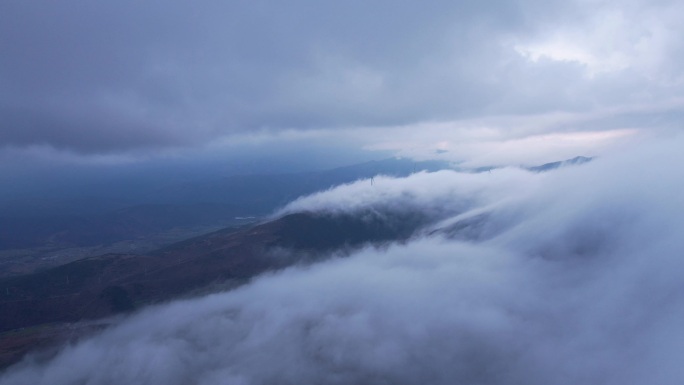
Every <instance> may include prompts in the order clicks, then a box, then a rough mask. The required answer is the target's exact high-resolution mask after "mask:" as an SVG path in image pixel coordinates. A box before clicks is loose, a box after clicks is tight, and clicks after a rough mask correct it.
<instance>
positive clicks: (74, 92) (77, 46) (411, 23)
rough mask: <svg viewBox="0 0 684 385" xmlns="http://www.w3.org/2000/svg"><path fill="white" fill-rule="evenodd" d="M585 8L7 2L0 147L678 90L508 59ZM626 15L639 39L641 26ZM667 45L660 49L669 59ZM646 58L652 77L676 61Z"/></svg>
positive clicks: (534, 108)
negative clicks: (518, 43)
mask: <svg viewBox="0 0 684 385" xmlns="http://www.w3.org/2000/svg"><path fill="white" fill-rule="evenodd" d="M606 4H608V5H610V4H612V3H610V2H608V3H605V4H604V3H601V6H604V5H606ZM637 5H638V4H637ZM613 6H615V4H613ZM586 8H587V6H586V4H584V3H581V2H578V3H575V2H537V1H514V0H501V1H497V2H495V3H491V2H489V3H482V2H476V1H458V2H454V1H438V0H435V1H426V2H420V3H417V2H396V1H385V0H378V1H371V2H368V1H364V2H361V1H347V2H331V1H304V0H301V1H278V2H276V1H238V0H235V1H207V2H202V3H201V4H200V3H187V2H180V1H165V2H161V1H148V2H144V3H141V2H133V1H127V0H125V1H117V2H89V1H77V0H70V1H60V2H51V1H37V2H24V1H14V0H10V1H5V2H3V3H2V4H1V5H0V49H1V51H2V52H3V54H2V55H1V56H0V84H2V87H0V118H1V120H2V123H0V124H1V125H2V126H1V127H0V146H3V147H7V146H13V147H25V146H32V145H47V146H52V147H55V148H59V149H67V150H73V151H77V152H85V153H100V152H116V151H125V150H127V149H135V148H148V147H167V146H187V145H195V144H201V143H206V142H210V141H212V140H214V139H216V138H218V137H221V136H224V135H228V134H231V133H240V132H241V133H245V132H254V131H255V130H265V131H273V130H279V129H283V128H287V129H306V128H336V127H348V126H357V127H358V126H364V125H375V126H388V125H389V126H391V125H397V124H407V123H414V122H422V121H430V120H440V119H442V120H443V119H454V118H459V117H464V116H465V117H468V116H479V115H483V114H485V115H486V114H502V113H503V114H510V113H534V112H546V111H556V110H571V111H575V110H581V109H586V108H591V107H594V106H597V105H603V104H606V103H607V104H610V103H613V102H615V101H616V100H618V101H620V100H621V101H634V100H641V99H639V98H645V97H647V96H648V97H649V98H652V97H653V95H654V94H655V95H660V94H667V95H672V94H676V93H677V92H678V89H679V88H677V87H675V88H673V87H672V85H670V84H656V83H654V82H649V81H650V80H652V79H649V78H647V77H645V76H644V75H643V74H642V73H640V72H638V71H637V72H634V71H632V72H629V73H620V74H618V75H611V76H597V77H595V78H591V79H589V78H587V77H586V76H585V72H586V66H585V65H584V64H581V63H578V62H577V61H572V60H562V58H561V59H559V60H550V59H548V58H546V59H544V57H543V56H542V59H539V60H536V61H531V60H529V58H527V57H525V56H524V55H522V54H521V53H520V52H518V51H519V50H518V51H516V48H515V47H516V41H528V40H529V41H534V40H535V39H536V38H538V37H540V36H542V37H543V36H547V35H553V34H552V32H553V31H554V29H553V28H555V27H557V26H564V25H566V24H567V25H570V26H573V27H577V28H581V27H583V26H584V25H585V24H586V23H589V22H590V21H591V13H590V12H589V11H588V10H587V9H586ZM589 8H591V7H589ZM624 8H625V11H624V18H625V19H626V20H627V22H630V24H629V25H630V26H634V24H633V23H631V18H633V17H636V15H641V14H642V13H643V12H640V11H641V9H640V8H639V7H638V6H633V4H632V3H628V4H627V5H624ZM654 9H659V8H658V7H654ZM658 12H660V13H656V14H655V16H658V15H660V14H661V13H662V14H676V12H674V11H672V9H669V8H667V7H664V8H663V9H660V10H659V11H658ZM655 16H654V17H655ZM587 20H589V21H587ZM660 20H664V18H661V19H660ZM675 21H676V20H675ZM680 24H681V23H680ZM649 25H650V24H649ZM672 25H677V24H676V23H674V22H671V23H669V24H667V25H666V27H668V28H669V27H670V26H672ZM637 26H638V25H637ZM559 28H560V27H559ZM631 29H632V30H634V31H636V32H635V33H640V34H641V35H636V36H631V35H630V36H629V38H630V39H633V40H634V39H637V40H638V38H640V37H641V36H642V35H643V36H646V35H648V34H649V33H652V32H653V31H651V30H650V29H648V28H647V29H645V30H643V31H642V30H641V29H639V28H636V27H635V28H631ZM656 32H658V31H656ZM674 33H676V31H670V30H666V31H665V32H663V35H664V36H665V37H663V39H661V40H663V41H660V40H659V41H656V42H655V43H658V44H654V46H658V47H662V49H663V50H666V51H667V50H669V49H670V48H671V47H670V45H671V44H670V40H668V39H666V37H667V36H670V35H672V34H674ZM652 34H653V33H652ZM604 35H611V36H612V32H611V31H608V32H606V33H605V34H604ZM648 36H650V35H648ZM655 36H660V35H657V34H656V35H655ZM575 40H576V39H575ZM648 43H649V42H648V41H646V42H644V43H643V44H648ZM668 44H670V45H668ZM599 48H601V47H599ZM523 51H524V50H523ZM524 52H527V51H524ZM530 52H532V53H531V54H530V55H532V56H534V55H535V53H534V52H536V51H534V50H532V51H530ZM667 52H669V51H667ZM635 55H636V54H635ZM665 56H667V55H665ZM652 57H653V58H654V59H652V60H651V61H653V63H655V64H653V66H655V68H656V69H662V68H665V67H667V65H671V64H672V63H675V61H674V60H669V59H668V58H669V56H667V57H666V59H668V60H665V61H663V63H664V64H663V63H661V62H660V61H658V60H659V59H658V58H659V56H658V55H652ZM670 59H671V58H670ZM587 60H588V59H587ZM606 60H607V59H606ZM589 62H591V60H589ZM591 63H593V62H591ZM611 63H612V62H611ZM670 67H672V66H670ZM670 67H667V68H669V71H670V72H672V74H673V75H672V76H675V77H676V75H677V74H678V73H679V72H678V69H677V68H678V67H676V66H675V67H672V68H670ZM660 72H663V73H664V71H660ZM637 90H641V91H642V92H646V93H649V92H650V94H649V95H650V96H649V95H645V94H639V93H638V92H637ZM639 95H641V96H639ZM635 98H636V99H635ZM633 99H634V100H633Z"/></svg>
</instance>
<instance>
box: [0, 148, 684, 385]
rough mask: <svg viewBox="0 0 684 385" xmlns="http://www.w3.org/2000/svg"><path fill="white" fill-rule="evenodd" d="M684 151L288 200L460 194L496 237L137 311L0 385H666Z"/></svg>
mask: <svg viewBox="0 0 684 385" xmlns="http://www.w3.org/2000/svg"><path fill="white" fill-rule="evenodd" d="M682 145H684V141H683V140H682V138H681V137H680V138H676V139H675V140H671V141H670V142H668V143H657V144H650V145H644V146H642V147H641V148H634V149H632V151H629V152H625V153H623V154H622V155H615V156H614V157H612V158H602V159H598V160H595V161H594V162H591V163H588V164H584V165H581V166H577V167H567V168H563V169H559V170H557V171H554V172H551V173H546V174H530V173H526V172H523V171H519V170H502V171H495V172H492V173H491V174H490V173H482V174H470V175H461V174H457V173H450V172H440V173H435V174H429V175H428V174H416V175H413V176H411V177H409V178H407V179H403V180H392V179H388V178H377V179H376V181H377V184H374V185H373V186H370V184H369V183H366V181H364V182H359V184H356V185H349V186H343V187H341V188H339V189H338V190H331V191H329V192H326V193H323V194H319V195H316V196H313V197H310V198H307V199H303V200H301V201H299V202H296V203H293V205H292V206H291V207H290V209H295V208H297V209H309V210H311V209H316V210H329V211H330V210H332V211H334V210H348V212H355V210H358V209H359V208H360V207H366V208H368V207H373V206H377V205H379V204H382V205H384V207H395V208H400V207H405V205H406V204H412V205H415V206H416V207H420V206H423V207H425V208H426V210H433V209H434V207H439V206H442V205H445V207H447V208H448V207H455V206H458V204H457V205H453V204H451V203H449V202H448V201H449V200H450V201H452V202H459V201H462V200H465V201H468V202H471V203H472V202H475V203H472V204H471V205H470V206H469V207H470V208H471V209H472V210H476V209H478V208H479V209H480V211H481V212H487V213H488V215H487V216H486V217H485V218H486V221H487V226H493V227H496V228H498V231H496V232H493V233H491V234H490V236H489V237H486V238H484V240H479V241H476V240H471V241H458V240H455V239H452V238H448V237H444V236H442V235H440V234H441V233H439V232H438V233H433V235H428V236H424V237H421V238H420V239H417V240H414V241H413V242H410V243H409V244H407V245H395V246H392V247H390V248H389V249H387V250H384V251H381V250H376V249H366V250H363V251H360V252H358V253H356V254H354V255H352V256H351V257H349V258H343V259H335V260H332V261H328V262H324V263H321V264H318V265H314V266H311V267H308V268H292V269H289V270H287V271H284V272H281V273H277V274H274V275H270V276H265V277H262V278H260V279H258V280H256V281H255V282H253V283H251V284H249V285H247V286H244V287H242V288H240V289H238V290H235V291H232V292H227V293H220V294H214V295H210V296H207V297H204V298H200V299H194V300H186V301H179V302H175V303H172V304H169V305H164V306H159V307H156V308H152V309H148V310H146V311H143V312H142V313H140V314H138V315H135V316H132V317H130V318H129V319H127V320H125V321H123V322H121V323H120V324H119V325H117V326H115V327H112V328H111V329H109V330H107V331H105V332H103V333H102V334H100V335H98V336H95V337H93V338H90V339H88V340H85V341H82V342H79V343H77V344H75V345H73V346H69V347H66V348H64V350H63V351H62V352H61V353H60V354H59V355H58V356H57V357H56V358H54V359H52V360H50V361H49V362H45V363H39V362H33V361H31V360H27V361H25V362H23V363H21V364H19V365H17V366H15V367H14V368H11V369H9V370H8V371H7V372H6V374H4V376H2V377H0V384H3V385H10V384H11V385H14V384H27V383H31V384H82V383H87V384H93V385H95V384H118V383H126V384H153V383H154V384H161V383H164V384H171V385H173V384H187V383H196V384H204V385H210V384H269V383H281V384H350V383H356V384H359V383H361V384H387V383H397V384H415V383H437V384H454V383H468V384H540V385H541V384H578V383H588V384H644V383H657V384H679V383H680V382H681V378H682V377H683V376H684V369H682V366H681V363H680V358H681V356H682V354H684V331H683V330H682V328H681V319H682V317H684V300H682V296H681V293H682V291H683V290H684V284H683V283H682V280H681V271H682V269H684V260H682V255H681V251H682V250H684V238H682V237H681V234H682V232H683V231H684V216H683V215H682V213H684V201H683V200H682V199H681V196H682V193H684V191H683V190H684V183H683V182H682V181H684V170H683V169H682V168H681V167H676V165H679V164H683V162H684V156H683V155H682V152H681V148H682ZM428 180H430V181H432V183H431V184H430V183H426V181H428ZM361 183H363V184H361ZM429 186H432V187H429ZM447 197H448V198H450V199H447ZM445 202H446V203H445ZM459 215H463V214H459ZM452 222H453V221H452ZM448 225H449V224H448V223H447V224H444V223H442V225H439V224H436V225H435V226H436V227H437V228H439V227H440V226H448Z"/></svg>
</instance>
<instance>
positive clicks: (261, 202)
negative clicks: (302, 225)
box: [0, 158, 449, 250]
mask: <svg viewBox="0 0 684 385" xmlns="http://www.w3.org/2000/svg"><path fill="white" fill-rule="evenodd" d="M445 168H449V164H448V163H446V162H436V161H429V162H414V161H411V160H408V159H399V158H392V159H385V160H381V161H372V162H366V163H361V164H357V165H352V166H347V167H340V168H335V169H331V170H326V171H312V172H302V173H294V174H273V175H238V176H230V177H225V178H219V179H215V180H209V181H205V182H196V183H182V184H176V185H170V186H165V187H157V188H155V189H152V190H151V191H148V192H147V193H144V194H141V195H144V196H143V197H138V198H136V199H137V200H138V201H139V202H138V203H135V204H132V205H129V206H125V207H122V208H119V209H114V210H106V211H103V212H100V213H96V214H81V213H80V212H82V211H81V210H83V208H81V210H79V209H77V208H72V209H69V210H68V211H69V212H70V213H73V214H70V215H64V214H62V215H50V213H52V212H59V211H61V210H60V209H59V207H70V205H71V202H70V201H58V202H52V203H51V204H47V203H46V202H50V200H49V199H46V200H45V201H42V202H38V203H36V204H39V205H41V207H43V209H44V210H45V212H46V213H48V214H47V215H41V214H40V213H36V212H34V211H33V210H28V209H26V210H23V211H22V210H21V209H18V208H13V209H11V210H10V209H5V210H2V211H0V250H3V249H4V250H6V249H18V248H32V247H41V246H43V247H45V246H47V247H53V248H67V247H79V246H92V245H99V244H107V243H112V242H117V241H122V240H127V239H135V238H144V237H147V236H150V235H152V234H158V233H161V232H165V231H169V230H171V229H174V228H177V227H184V228H196V227H208V226H209V227H217V228H218V227H226V226H231V225H236V224H239V223H241V220H242V219H241V218H244V217H258V216H263V215H267V214H269V213H271V212H273V211H274V210H275V209H277V208H278V207H280V206H283V205H285V204H287V203H288V202H290V201H292V200H294V199H296V198H298V197H300V196H302V195H308V194H311V193H313V192H316V191H319V190H324V189H327V188H330V187H333V186H336V185H339V184H343V183H349V182H353V181H355V180H358V179H364V178H370V177H372V176H375V175H378V174H383V175H390V176H396V177H401V176H407V175H409V174H411V173H412V172H416V171H421V170H426V171H437V170H440V169H445ZM122 199H123V198H122ZM102 200H103V199H99V200H98V199H97V198H96V197H91V198H90V201H92V202H95V201H97V202H101V201H102ZM123 200H125V199H123ZM88 202H89V201H85V202H82V205H84V206H87V205H88ZM26 205H27V206H31V205H30V203H26ZM51 207H52V208H51ZM236 217H238V218H237V219H236Z"/></svg>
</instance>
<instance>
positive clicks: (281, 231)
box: [0, 158, 590, 367]
mask: <svg viewBox="0 0 684 385" xmlns="http://www.w3.org/2000/svg"><path fill="white" fill-rule="evenodd" d="M589 160H590V159H589V158H575V159H572V160H569V161H566V162H556V163H549V164H546V165H542V166H539V168H538V169H535V170H532V171H538V172H541V171H548V170H551V169H554V168H557V167H561V166H563V165H571V164H580V163H584V162H586V161H589ZM429 165H430V166H431V168H428V169H429V170H431V171H432V170H435V169H440V168H444V167H443V166H444V165H443V164H429ZM423 166H424V167H427V165H425V164H423ZM392 167H394V168H392ZM413 171H414V169H413V162H409V161H402V160H392V161H387V162H371V163H368V164H364V165H359V166H354V167H351V168H342V169H335V170H331V171H329V172H321V173H304V174H295V176H289V177H283V176H272V177H256V176H251V177H238V179H235V178H236V177H233V178H227V179H226V180H223V181H220V182H216V184H213V185H211V186H200V187H198V189H197V190H196V191H205V192H207V194H208V195H205V196H204V197H200V198H199V199H205V198H209V197H211V196H214V195H211V194H219V195H217V196H221V194H220V192H221V191H223V192H225V193H228V192H230V191H232V194H233V195H232V196H230V197H231V199H235V200H237V199H242V198H240V197H243V198H244V199H247V198H246V196H247V195H249V193H253V194H255V195H258V194H257V193H256V191H261V190H269V191H267V192H264V193H262V194H261V195H260V196H259V197H254V198H253V199H254V200H253V201H252V202H257V203H253V204H254V206H249V203H246V204H245V205H246V207H247V208H245V207H240V206H239V205H236V206H221V203H212V204H204V205H200V204H189V205H187V206H183V205H173V204H170V203H167V204H164V205H161V204H160V205H151V206H137V207H134V208H129V209H123V210H118V211H115V212H113V213H110V214H108V215H110V216H109V217H108V216H104V217H102V218H105V219H100V221H101V222H96V221H95V222H88V221H86V220H83V219H81V220H83V221H84V222H82V223H81V224H80V226H82V227H76V229H77V230H72V231H73V233H69V231H66V232H63V233H61V234H60V235H59V236H61V237H62V239H66V240H69V241H70V242H102V241H103V240H112V239H117V237H126V236H131V235H132V234H140V236H144V234H146V233H148V232H150V231H157V230H158V229H160V228H164V226H170V225H171V224H173V225H182V224H187V223H200V222H203V221H217V220H219V219H220V218H221V217H222V216H228V217H231V218H232V217H233V216H235V215H237V214H238V213H239V214H240V215H248V214H255V213H256V214H258V215H260V214H262V213H265V212H260V211H257V212H253V211H250V209H251V208H255V207H261V208H262V209H263V210H265V208H266V207H271V209H272V208H275V207H278V206H280V205H282V204H284V203H285V201H281V200H280V199H285V198H283V197H285V196H288V197H289V198H287V199H292V198H296V197H297V196H299V195H303V194H305V193H306V192H307V191H308V192H313V191H317V190H320V189H322V188H328V187H331V186H332V185H333V183H334V181H342V182H341V183H343V182H344V181H353V180H356V179H359V178H363V177H365V176H369V177H370V176H373V175H376V174H378V173H383V174H390V175H397V176H402V175H408V174H410V173H411V172H413ZM239 178H244V179H239ZM288 178H289V179H288ZM237 180H243V181H244V185H241V186H236V185H235V183H237V182H236V181H237ZM268 183H271V185H267V184H268ZM297 183H308V185H306V186H298V187H295V185H296V184H297ZM288 186H289V187H288ZM281 187H283V189H284V190H281V191H278V192H275V193H274V192H273V191H271V190H272V189H279V188H281ZM187 189H190V186H185V187H180V188H179V189H178V190H177V191H175V192H173V193H172V194H170V195H167V197H168V196H172V195H174V194H180V195H177V196H179V197H180V198H179V199H185V198H184V194H189V192H188V191H190V190H187ZM209 191H211V194H209ZM217 191H218V192H217ZM487 215H488V213H486V212H484V213H481V214H479V215H475V216H472V217H469V218H465V219H462V220H459V221H457V222H453V223H442V224H440V226H439V227H438V228H434V227H431V226H432V225H434V223H431V221H433V220H434V219H435V218H428V217H427V215H426V214H425V213H421V212H407V211H403V212H401V213H397V212H382V213H380V212H376V211H369V212H362V213H354V214H343V213H335V214H332V213H325V214H324V213H313V212H297V213H291V214H288V215H285V216H283V217H280V218H276V219H273V220H269V221H265V222H261V223H256V224H248V225H243V226H233V227H229V228H224V229H222V230H219V231H215V232H212V233H210V234H206V235H202V236H198V237H194V238H191V239H188V240H185V241H181V242H178V243H174V244H172V245H170V246H167V247H164V248H162V249H159V250H157V251H154V252H150V253H145V254H131V253H113V254H104V255H98V256H93V257H89V258H83V259H80V260H76V261H73V262H70V263H66V264H63V265H60V266H56V267H52V268H48V269H44V270H41V271H36V272H33V273H30V274H23V275H18V276H11V277H5V278H0V367H2V366H5V365H8V364H10V363H12V362H16V360H18V359H19V358H20V357H21V356H22V355H23V354H24V353H26V352H27V351H29V350H31V349H34V348H35V347H37V346H46V344H47V345H49V344H50V343H54V342H55V341H62V340H63V339H64V338H69V336H73V335H74V333H76V335H78V333H79V331H78V330H80V329H79V328H80V326H78V324H74V323H76V322H79V321H84V320H97V319H102V318H103V317H108V316H111V315H115V314H120V313H126V312H130V311H132V310H135V309H139V308H141V307H144V306H147V305H149V304H153V303H159V302H163V301H168V300H171V299H174V298H179V297H182V296H188V295H193V294H195V295H196V294H200V293H206V292H208V291H215V290H217V289H220V288H223V289H226V288H231V287H234V286H235V285H240V284H243V283H245V282H247V281H249V280H250V279H252V278H253V277H256V276H258V275H260V274H262V273H264V272H268V271H274V270H278V269H282V268H285V267H288V266H292V265H295V264H308V263H313V262H316V261H319V260H321V259H322V258H330V257H331V256H344V255H346V254H348V253H349V252H350V251H352V250H355V249H357V248H359V247H362V246H366V245H373V246H376V247H380V246H382V245H383V244H385V243H387V242H397V241H398V242H402V241H406V240H408V239H410V238H411V237H412V236H415V235H419V234H424V232H425V231H427V232H429V233H435V232H439V233H441V234H443V235H444V236H447V237H451V238H459V239H461V238H463V239H478V238H481V237H486V236H488V234H487V233H486V232H485V231H483V228H482V223H483V222H484V221H486V218H487ZM106 218H109V219H106ZM233 219H234V218H233ZM108 226H109V227H108ZM79 231H80V233H79ZM98 231H102V232H104V234H100V235H98V234H97V232H98ZM488 231H491V230H488ZM75 234H80V235H79V236H80V237H82V238H73V239H72V238H68V237H76V235H75ZM90 234H93V235H92V236H93V237H94V238H92V239H89V238H88V236H90ZM9 239H11V236H10V237H9ZM75 325H76V326H75ZM84 325H88V324H87V323H86V324H84ZM98 327H99V326H98ZM25 328H26V329H25ZM81 328H82V329H83V330H82V331H84V332H87V327H81Z"/></svg>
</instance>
